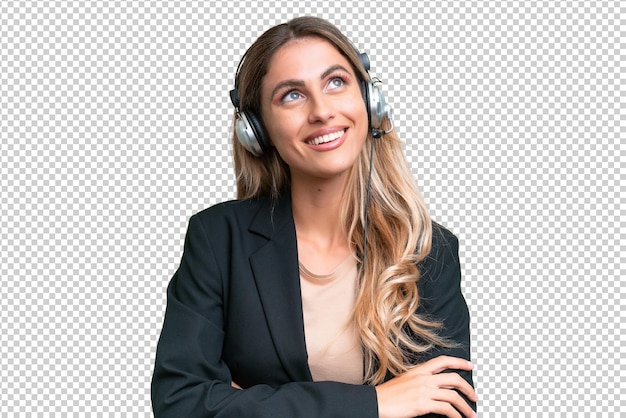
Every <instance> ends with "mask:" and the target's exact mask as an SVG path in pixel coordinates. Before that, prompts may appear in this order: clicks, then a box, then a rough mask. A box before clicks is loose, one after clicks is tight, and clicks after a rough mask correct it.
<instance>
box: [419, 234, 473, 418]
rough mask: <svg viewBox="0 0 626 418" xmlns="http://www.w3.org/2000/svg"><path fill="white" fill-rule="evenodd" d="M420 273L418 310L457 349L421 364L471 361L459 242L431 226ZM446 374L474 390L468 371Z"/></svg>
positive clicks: (440, 350) (428, 356) (440, 349)
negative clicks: (429, 246)
mask: <svg viewBox="0 0 626 418" xmlns="http://www.w3.org/2000/svg"><path fill="white" fill-rule="evenodd" d="M421 272H422V276H421V278H420V281H419V289H420V297H421V301H420V307H419V308H418V310H419V312H420V313H421V314H423V315H426V316H427V317H430V318H431V319H434V320H438V321H441V322H442V323H443V329H442V330H441V331H440V333H439V335H440V336H442V337H444V338H446V339H448V340H449V341H451V342H452V343H454V344H455V345H456V346H455V347H451V348H443V347H436V348H434V349H432V350H430V351H429V352H428V353H426V355H425V356H424V357H422V358H421V359H420V361H427V360H430V359H433V358H435V357H438V356H442V355H447V356H454V357H461V358H464V359H466V360H470V315H469V310H468V307H467V303H466V301H465V298H464V297H463V294H462V292H461V265H460V262H459V241H458V239H457V237H456V236H455V235H454V234H452V232H450V231H449V230H447V229H445V228H443V227H442V226H440V225H438V224H435V223H433V245H432V251H431V254H430V255H429V256H428V258H427V259H426V260H425V261H424V262H423V263H422V266H421ZM448 372H456V373H458V374H459V375H461V377H463V379H465V380H466V381H467V382H468V383H469V384H470V385H472V387H473V386H474V382H473V380H472V372H471V371H459V370H449V371H448ZM466 401H467V399H466ZM468 403H469V404H470V406H471V407H472V408H473V409H474V411H475V410H476V404H475V403H474V402H469V401H468ZM429 416H432V417H436V416H439V415H434V414H431V415H429Z"/></svg>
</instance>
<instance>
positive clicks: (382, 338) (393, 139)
mask: <svg viewBox="0 0 626 418" xmlns="http://www.w3.org/2000/svg"><path fill="white" fill-rule="evenodd" d="M303 37H318V38H321V39H324V40H326V41H328V42H330V43H331V44H332V45H334V46H335V47H336V48H337V50H338V51H339V52H340V53H342V54H343V55H344V56H345V57H346V58H347V59H348V61H349V62H350V63H351V65H352V68H353V70H354V72H355V74H356V75H357V77H359V78H360V79H361V80H368V79H369V74H368V73H367V71H366V70H365V69H364V68H363V66H362V64H361V62H360V59H359V56H358V52H357V50H356V48H355V47H354V46H353V45H352V43H351V42H350V41H349V40H348V38H347V37H345V36H344V35H343V34H342V33H341V32H340V31H339V30H338V29H337V28H336V27H335V26H333V25H332V24H331V23H329V22H327V21H325V20H323V19H319V18H315V17H300V18H295V19H293V20H291V21H289V22H287V23H284V24H281V25H278V26H274V27H272V28H270V29H269V30H268V31H266V32H265V33H263V34H262V35H261V36H260V37H259V38H258V39H257V40H256V41H255V43H254V44H253V45H252V46H251V47H250V48H249V49H248V50H247V51H246V53H245V54H244V57H243V58H242V61H241V63H240V67H239V71H238V73H237V78H236V80H237V81H236V84H237V88H238V90H239V96H240V109H242V110H246V111H252V112H254V113H255V114H256V115H260V114H261V109H260V91H261V83H262V81H263V77H264V76H265V74H266V72H267V68H268V65H269V62H270V60H271V59H272V57H273V55H274V53H275V52H276V51H277V50H278V49H279V48H280V47H281V46H282V45H284V44H285V43H287V42H288V41H290V40H293V39H297V38H303ZM389 127H390V121H389V120H384V121H383V126H382V129H388V128H389ZM232 141H233V146H234V150H233V155H234V163H235V173H236V181H237V197H238V198H239V199H247V198H255V197H271V198H272V199H278V197H279V195H280V193H281V192H282V191H283V190H285V189H286V188H288V187H289V185H290V175H289V167H288V166H287V164H286V163H285V162H284V161H283V160H282V158H281V157H280V156H279V155H278V152H277V151H276V149H275V148H273V147H272V148H271V149H270V150H269V151H267V152H265V153H264V154H263V155H261V156H260V157H255V156H253V155H252V154H251V153H250V152H248V151H246V149H245V148H244V147H243V146H242V145H241V144H240V143H239V141H238V140H237V138H236V135H235V133H234V129H233V137H232ZM372 141H375V143H374V144H372ZM371 145H374V147H375V149H374V152H373V154H372V155H373V161H372V167H373V170H372V174H371V191H370V201H369V209H368V214H367V220H366V204H367V184H368V175H369V173H370V146H371ZM346 190H347V191H348V192H347V193H345V194H344V196H343V201H342V209H341V214H340V216H341V219H342V220H343V225H344V227H345V233H346V234H347V236H348V239H349V242H350V244H351V246H352V248H353V250H354V252H355V254H356V255H358V257H360V258H362V256H361V255H362V254H364V253H365V252H366V257H367V259H366V262H365V263H363V262H362V261H363V260H361V263H360V268H359V285H358V289H359V290H358V295H357V299H356V304H355V307H354V323H355V325H356V328H357V332H358V336H359V339H360V342H361V345H362V349H363V354H364V358H365V383H368V384H374V385H375V384H379V383H382V382H384V381H385V379H386V377H387V375H388V374H389V373H391V374H392V375H394V376H395V375H398V374H401V373H403V372H405V371H407V370H408V369H410V368H411V367H412V366H413V365H415V363H416V362H417V361H419V355H420V354H421V353H424V352H425V351H427V350H429V349H431V348H432V347H434V346H437V345H439V346H447V345H449V342H447V341H446V340H444V339H442V338H440V337H439V336H438V334H437V330H438V328H440V327H441V323H438V322H432V321H430V320H428V318H424V317H421V316H420V315H418V314H417V313H416V311H417V307H418V306H419V303H420V296H419V293H418V286H417V282H418V280H419V279H420V271H419V268H418V265H419V263H420V262H421V261H422V260H424V258H425V257H426V256H427V255H428V254H429V253H430V250H431V242H432V224H431V220H430V216H429V214H428V209H427V207H426V205H425V203H424V199H423V198H422V196H421V194H420V192H419V190H418V188H417V184H416V182H415V179H414V177H413V174H412V173H411V169H410V167H409V165H408V162H407V160H406V157H405V155H404V152H403V150H402V143H401V141H400V139H399V138H398V136H397V134H396V131H395V130H393V131H391V132H390V133H388V134H385V135H383V137H382V138H379V139H373V138H372V134H371V132H370V133H369V134H368V137H367V139H366V141H365V144H364V146H363V150H362V151H361V154H360V156H359V158H358V161H357V162H356V163H355V164H354V166H353V168H352V172H351V176H350V179H349V181H348V184H347V187H346ZM365 227H367V228H368V229H367V234H366V235H367V244H366V245H367V250H366V249H365V248H364V247H363V245H364V240H365V237H364V234H365V229H364V228H365ZM364 266H365V268H363V267H364Z"/></svg>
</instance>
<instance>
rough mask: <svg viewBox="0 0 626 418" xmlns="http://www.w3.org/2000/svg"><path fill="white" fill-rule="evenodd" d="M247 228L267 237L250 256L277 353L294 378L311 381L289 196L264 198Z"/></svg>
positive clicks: (295, 379)
mask: <svg viewBox="0 0 626 418" xmlns="http://www.w3.org/2000/svg"><path fill="white" fill-rule="evenodd" d="M249 230H250V231H251V232H253V233H256V234H259V235H261V236H263V237H265V238H267V240H268V241H267V243H266V244H265V245H263V246H262V247H260V248H259V249H258V250H257V251H256V252H255V253H253V254H252V255H251V256H250V265H251V267H252V272H253V274H254V279H255V282H256V286H257V290H258V293H259V297H260V299H261V304H262V305H263V311H264V313H265V319H266V321H267V324H268V327H269V330H270V333H271V335H272V339H273V341H274V346H275V349H276V352H277V354H278V356H279V358H280V360H281V362H282V364H283V367H284V368H285V371H286V372H287V374H288V375H289V377H290V378H291V379H292V380H293V381H311V380H312V377H311V372H310V370H309V367H308V360H307V353H306V343H305V339H304V320H303V318H302V294H301V289H300V273H299V268H298V248H297V241H296V229H295V224H294V221H293V213H292V211H291V195H290V194H285V195H284V196H283V197H281V198H280V199H279V200H278V201H275V202H274V204H272V202H271V201H269V200H268V201H264V202H263V203H262V204H261V205H260V208H259V211H258V212H257V214H256V216H255V217H254V219H253V221H252V223H251V224H250V228H249Z"/></svg>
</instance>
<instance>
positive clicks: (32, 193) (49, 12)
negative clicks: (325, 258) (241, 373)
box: [0, 0, 626, 417]
mask: <svg viewBox="0 0 626 418" xmlns="http://www.w3.org/2000/svg"><path fill="white" fill-rule="evenodd" d="M300 3H301V4H306V3H309V2H300ZM365 4H366V2H357V1H333V2H321V1H317V2H313V4H311V5H301V6H293V2H286V1H285V2H268V1H265V2H257V1H237V2H226V1H224V2H215V1H209V2H206V1H205V2H200V1H181V2H167V1H160V0H154V1H136V2H124V1H108V0H103V1H97V2H94V1H13V0H8V1H7V0H0V138H1V139H2V145H1V147H2V148H1V151H2V154H1V157H0V173H1V180H0V189H1V190H0V196H1V198H2V199H1V203H0V228H1V229H0V232H1V233H0V280H1V286H0V292H1V293H0V296H1V299H0V301H1V311H0V415H1V416H2V417H22V416H23V417H25V416H41V417H43V416H77V417H78V416H124V417H126V416H141V417H145V416H150V415H151V407H150V398H149V381H150V378H151V373H152V368H153V364H154V354H155V348H156V343H157V339H158V336H159V332H160V327H161V323H162V319H163V312H164V308H165V288H166V285H167V283H168V281H169V279H170V277H171V275H172V274H173V272H174V271H175V269H176V267H177V265H178V262H179V260H180V256H181V253H182V245H183V238H184V233H185V230H186V225H187V221H188V219H189V217H190V216H191V215H192V214H193V213H195V212H197V211H199V210H201V209H203V208H205V207H207V206H209V205H212V204H214V203H216V202H219V201H222V200H225V199H231V198H233V197H234V180H233V175H232V166H231V157H230V148H229V145H228V139H227V138H228V136H229V130H230V124H231V120H232V108H231V106H230V103H229V100H228V90H229V89H230V88H231V87H232V84H233V76H234V72H235V68H236V66H237V63H238V60H239V57H240V56H241V54H242V53H243V52H244V50H245V49H246V48H247V47H248V46H249V45H250V43H252V42H253V41H254V39H256V37H258V36H259V35H260V34H261V33H262V32H263V31H264V30H266V29H267V28H269V27H270V26H272V25H274V24H276V23H280V22H283V21H285V20H288V19H289V18H291V17H294V16H297V15H305V14H307V15H308V14H310V15H317V16H321V17H324V18H327V19H329V20H330V21H332V22H334V23H335V24H336V25H337V26H339V27H340V28H341V29H342V30H343V31H344V32H345V33H346V34H347V35H348V36H349V37H350V38H351V39H352V40H353V41H354V42H355V43H356V45H357V46H358V47H359V48H360V49H361V50H363V51H367V52H368V53H369V55H370V57H371V59H372V74H373V75H375V76H378V77H380V78H382V79H383V80H384V81H385V85H384V87H383V88H384V91H385V95H386V97H387V99H388V101H389V102H390V103H391V104H392V106H393V107H394V112H395V116H396V127H397V129H398V131H399V133H400V135H401V136H402V137H403V138H404V139H405V140H406V143H407V146H406V151H407V155H408V158H409V159H410V161H411V163H412V167H414V172H415V174H416V176H417V177H418V179H419V182H420V185H421V187H422V189H423V191H424V194H425V196H426V199H427V202H428V204H429V206H430V208H431V211H432V214H433V216H434V218H435V219H436V220H438V221H439V222H441V223H443V224H444V225H446V226H447V227H448V228H450V229H451V230H453V231H454V232H455V233H456V234H457V235H458V236H459V238H460V242H461V257H462V260H461V261H462V267H463V288H464V291H465V294H466V297H467V300H468V303H469V306H470V310H471V314H472V339H473V347H472V355H473V359H474V361H475V363H476V364H477V368H476V371H475V381H476V387H477V390H478V393H479V396H480V398H481V400H480V403H479V413H480V415H481V416H483V417H502V416H507V417H508V416H546V417H547V416H618V415H620V414H626V385H625V381H626V376H625V373H624V370H625V368H626V362H625V360H624V359H625V357H626V356H625V350H624V347H625V346H626V344H625V334H626V333H625V327H624V325H623V324H622V323H623V322H624V313H623V312H624V309H622V308H623V306H624V302H623V297H624V296H625V295H624V292H625V290H626V284H624V283H623V280H624V277H623V276H622V274H625V269H626V263H625V259H626V257H625V256H624V249H625V248H624V234H625V233H626V232H625V230H624V222H626V221H625V220H624V218H623V212H624V209H623V207H622V204H623V199H624V198H623V197H622V192H623V191H624V188H625V185H624V177H625V176H626V174H624V172H623V169H622V160H623V157H624V152H625V150H624V142H625V141H624V125H623V120H624V116H625V115H624V100H623V93H624V92H623V75H624V67H623V62H622V57H623V55H624V51H623V50H622V46H623V44H624V39H623V37H622V35H623V33H624V28H623V22H624V15H623V11H624V8H625V6H624V4H623V3H622V2H618V1H567V0H560V1H502V2H494V1H416V2H403V1H402V2H401V1H384V2H383V1H378V2H372V3H370V5H368V6H366V5H365Z"/></svg>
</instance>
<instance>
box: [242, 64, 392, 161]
mask: <svg viewBox="0 0 626 418" xmlns="http://www.w3.org/2000/svg"><path fill="white" fill-rule="evenodd" d="M244 58H245V54H244ZM244 58H242V59H241V61H240V62H239V65H238V66H237V75H236V76H235V88H234V89H233V90H231V91H230V100H231V102H232V103H233V106H235V111H236V112H237V114H236V116H235V135H236V136H237V139H238V140H239V142H240V143H241V145H243V147H244V148H245V149H247V150H248V151H250V152H251V153H252V154H253V155H255V156H257V157H259V156H261V155H263V154H264V153H265V152H268V151H269V149H270V148H271V145H270V139H269V136H268V135H267V133H266V131H265V128H264V127H263V122H262V121H261V118H259V117H258V116H257V115H255V113H254V112H253V111H251V110H245V109H240V108H239V90H238V89H237V86H238V81H239V68H240V67H241V63H242V62H243V59H244ZM359 58H360V60H361V64H362V65H363V68H365V71H367V72H368V74H369V70H370V60H369V58H368V56H367V54H366V53H360V54H359ZM360 83H361V84H360V87H361V95H362V96H363V100H364V101H365V106H366V108H367V120H368V122H369V125H370V128H371V130H372V136H373V137H374V138H380V137H381V136H383V134H388V133H389V132H391V131H392V130H393V116H392V109H391V106H389V105H388V104H387V103H386V102H385V97H384V96H383V92H382V89H381V87H380V85H381V84H382V82H381V81H380V80H379V79H378V78H372V79H370V80H365V81H361V82H360ZM385 116H387V118H388V119H389V122H390V123H391V126H390V128H389V129H388V130H386V131H384V130H381V129H380V126H381V125H382V123H383V119H384V117H385Z"/></svg>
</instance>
